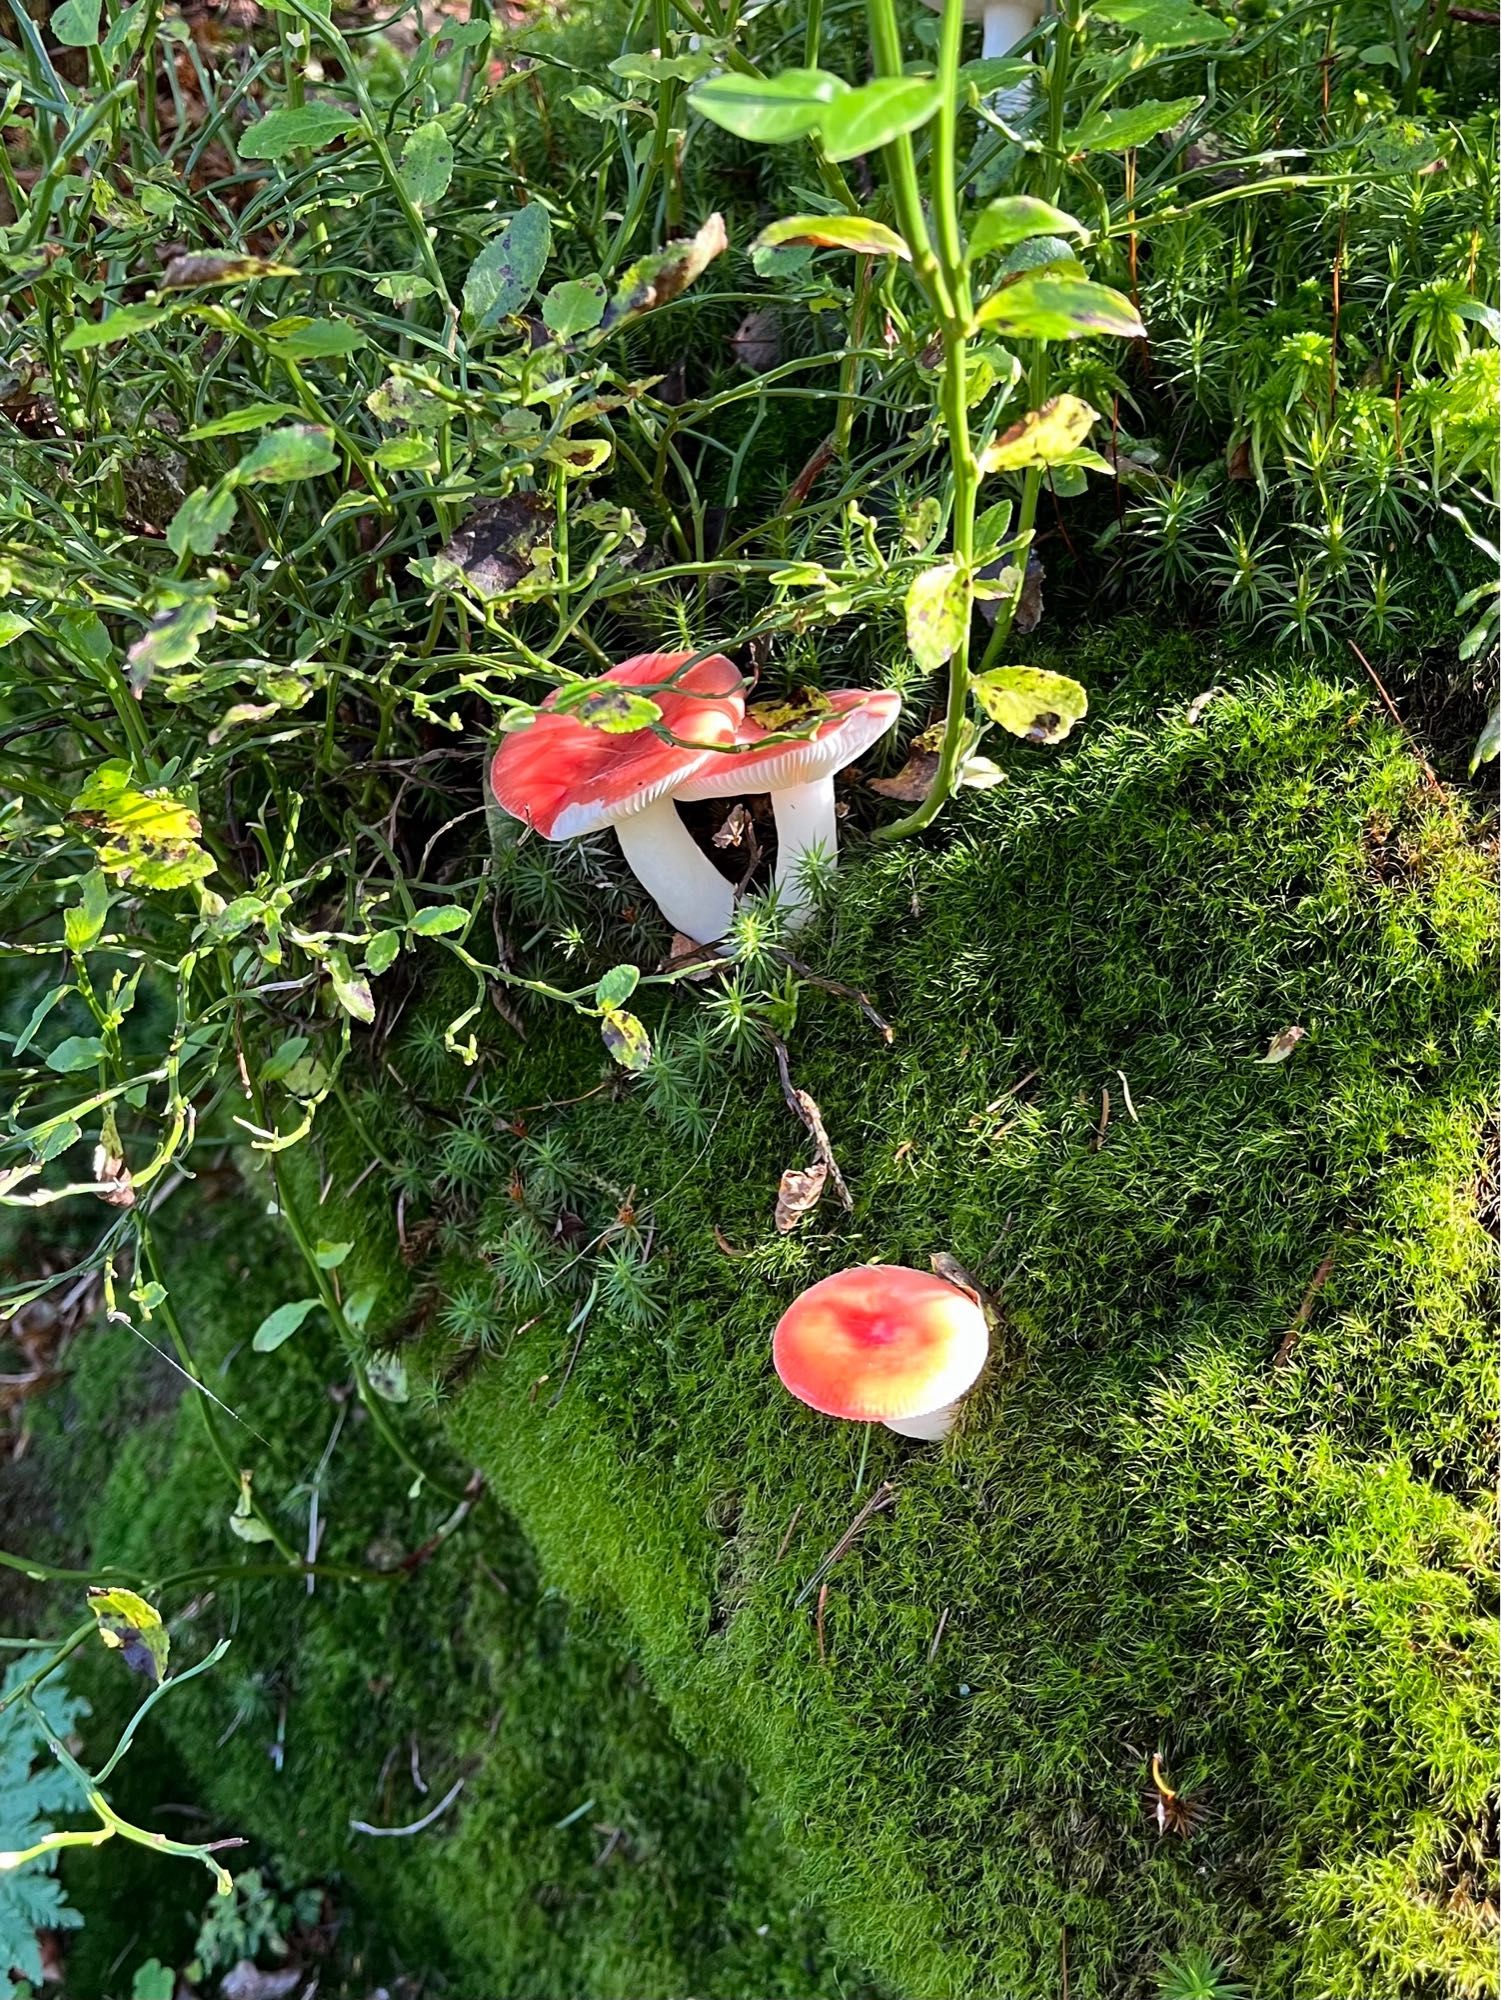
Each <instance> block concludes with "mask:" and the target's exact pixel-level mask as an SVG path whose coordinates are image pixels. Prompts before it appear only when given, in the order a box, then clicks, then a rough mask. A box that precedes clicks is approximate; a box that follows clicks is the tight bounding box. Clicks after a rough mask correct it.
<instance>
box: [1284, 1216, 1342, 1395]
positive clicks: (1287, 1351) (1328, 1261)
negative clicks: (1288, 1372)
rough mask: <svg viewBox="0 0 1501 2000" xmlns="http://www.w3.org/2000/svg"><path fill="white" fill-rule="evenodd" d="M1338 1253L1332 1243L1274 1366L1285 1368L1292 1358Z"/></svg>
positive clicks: (1337, 1248) (1337, 1246) (1314, 1275)
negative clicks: (1299, 1337)
mask: <svg viewBox="0 0 1501 2000" xmlns="http://www.w3.org/2000/svg"><path fill="white" fill-rule="evenodd" d="M1338 1253H1339V1245H1338V1244H1337V1243H1334V1244H1331V1245H1330V1247H1329V1251H1328V1254H1327V1255H1326V1256H1325V1258H1324V1261H1323V1263H1322V1264H1320V1266H1319V1268H1318V1269H1317V1270H1316V1271H1315V1272H1314V1274H1313V1278H1312V1281H1311V1283H1310V1284H1309V1287H1308V1290H1307V1291H1306V1292H1305V1293H1304V1294H1303V1303H1302V1305H1300V1306H1299V1307H1298V1310H1297V1312H1296V1314H1295V1315H1294V1318H1293V1323H1292V1325H1291V1326H1290V1327H1289V1328H1288V1329H1287V1332H1286V1333H1284V1334H1283V1336H1282V1341H1281V1344H1280V1345H1279V1347H1278V1349H1277V1352H1276V1353H1275V1354H1274V1355H1273V1356H1272V1366H1273V1367H1274V1368H1285V1367H1286V1366H1287V1364H1288V1362H1289V1361H1290V1360H1291V1358H1292V1351H1293V1349H1294V1347H1296V1346H1297V1344H1298V1336H1299V1335H1300V1334H1301V1333H1302V1331H1303V1329H1304V1327H1305V1326H1307V1324H1308V1315H1309V1314H1310V1313H1311V1312H1312V1311H1313V1302H1314V1300H1315V1299H1316V1298H1317V1297H1318V1295H1319V1293H1320V1292H1321V1291H1322V1290H1323V1289H1324V1286H1325V1285H1326V1283H1327V1282H1328V1279H1329V1273H1330V1272H1331V1271H1332V1270H1333V1269H1334V1260H1335V1257H1336V1256H1337V1255H1338Z"/></svg>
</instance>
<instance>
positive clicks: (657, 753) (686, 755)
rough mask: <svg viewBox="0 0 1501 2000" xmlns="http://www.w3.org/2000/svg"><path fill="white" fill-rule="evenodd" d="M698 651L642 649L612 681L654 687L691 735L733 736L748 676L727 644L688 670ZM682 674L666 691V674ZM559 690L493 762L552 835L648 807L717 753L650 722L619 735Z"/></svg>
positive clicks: (517, 815) (511, 798)
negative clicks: (582, 713) (676, 739)
mask: <svg viewBox="0 0 1501 2000" xmlns="http://www.w3.org/2000/svg"><path fill="white" fill-rule="evenodd" d="M693 657H694V656H693V654H692V653H640V654H638V655H637V657H636V658H635V659H633V660H622V662H621V663H620V665H619V666H618V667H611V669H610V671H609V672H608V673H607V674H603V675H601V676H600V678H601V679H602V680H607V681H619V682H620V683H621V684H622V685H623V686H626V687H643V686H644V687H650V688H652V689H653V690H654V692H653V694H652V697H651V698H652V700H653V701H654V702H655V703H656V704H657V706H658V708H659V709H660V710H661V711H662V721H663V723H664V724H665V725H666V727H667V728H668V729H670V730H671V731H672V733H673V735H674V736H680V737H683V738H685V739H686V740H687V741H688V742H690V743H706V744H713V743H729V742H731V741H733V739H734V735H735V729H736V726H737V724H738V723H739V722H740V720H741V718H742V717H743V716H744V714H745V698H744V696H743V694H742V693H741V680H740V675H739V673H738V672H737V670H736V668H735V666H734V665H733V663H732V662H731V661H729V660H727V659H726V658H725V656H724V654H723V653H710V654H709V655H708V657H707V658H706V659H702V660H698V661H696V662H695V664H694V665H693V666H691V667H688V668H687V670H686V672H679V671H678V670H679V669H680V668H682V667H684V665H685V662H687V661H689V660H692V659H693ZM674 674H677V676H678V677H677V679H676V680H675V681H674V682H673V685H672V686H671V687H665V688H661V689H660V690H659V691H658V690H657V683H659V682H662V681H667V680H672V677H673V675H674ZM556 701H557V696H556V695H549V696H548V698H547V700H546V701H545V702H544V703H543V704H542V708H541V711H540V713H539V714H538V716H537V718H536V720H535V721H534V722H531V723H529V724H528V725H527V727H526V728H525V729H518V730H517V731H516V732H515V734H514V735H511V736H507V737H505V738H504V740H503V741H502V743H501V745H500V748H499V749H498V750H497V751H496V753H495V757H494V761H493V762H492V763H491V766H490V789H491V790H492V791H493V792H494V794H495V798H496V802H497V804H499V805H500V806H501V807H503V808H504V810H505V811H506V812H508V813H510V815H511V816H512V818H513V819H519V820H524V821H525V822H526V824H527V825H528V826H530V827H534V828H535V829H536V831H537V832H538V833H540V834H541V835H542V838H543V839H544V840H572V839H574V838H576V836H577V835H579V834H582V833H594V832H595V831H597V829H598V828H600V827H602V826H609V825H611V824H612V823H613V822H614V821H615V820H618V819H624V818H625V817H626V815H627V814H629V813H633V812H640V811H641V810H642V808H643V807H645V806H649V805H651V804H652V803H653V802H654V801H655V800H657V799H659V798H661V796H662V795H663V793H664V792H675V791H676V790H677V789H678V788H679V786H680V785H681V783H682V781H683V779H684V778H686V777H689V776H691V775H692V773H693V772H695V771H697V770H698V768H699V766H700V765H701V764H704V763H706V762H707V761H708V759H709V758H710V757H711V756H712V755H713V752H712V751H710V750H685V749H681V748H679V746H678V745H677V744H675V743H664V742H663V741H662V739H661V737H660V736H655V735H653V733H652V731H651V730H650V729H632V730H630V731H628V732H627V733H625V734H624V735H611V734H610V733H609V732H608V731H606V730H603V729H595V728H592V727H591V726H590V725H589V724H588V723H586V722H580V721H578V720H577V719H576V718H575V717H574V716H571V715H559V714H557V713H555V708H554V705H555V703H556Z"/></svg>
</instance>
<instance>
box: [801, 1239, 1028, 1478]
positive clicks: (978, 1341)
mask: <svg viewBox="0 0 1501 2000" xmlns="http://www.w3.org/2000/svg"><path fill="white" fill-rule="evenodd" d="M989 1350H990V1332H989V1328H988V1327H987V1325H986V1321H985V1310H984V1307H983V1306H981V1304H980V1303H979V1301H978V1299H976V1298H975V1296H974V1295H973V1293H971V1292H966V1291H963V1290H961V1289H960V1287H959V1286H958V1285H953V1284H950V1283H949V1281H948V1280H947V1279H946V1278H940V1277H936V1276H934V1275H933V1273H931V1272H929V1271H914V1270H911V1269H909V1268H908V1267H907V1266H906V1265H904V1264H857V1265H856V1266H855V1267H854V1268H853V1269H852V1270H848V1271H836V1272H835V1274H834V1276H833V1277H832V1278H824V1279H822V1280H821V1281H820V1282H819V1283H818V1284H816V1285H811V1286H810V1287H809V1288H808V1290H807V1291H806V1292H804V1293H803V1294H802V1296H801V1298H797V1299H794V1300H793V1302H792V1304H791V1305H790V1306H789V1307H788V1308H787V1310H786V1312H785V1313H783V1315H782V1317H781V1319H780V1320H779V1321H778V1323H777V1330H776V1332H775V1334H774V1335H773V1336H772V1359H773V1361H774V1362H775V1364H776V1371H777V1374H778V1375H779V1376H780V1377H781V1379H782V1382H783V1384H784V1385H785V1387H787V1388H788V1389H790V1390H791V1391H792V1393H793V1395H794V1396H796V1397H797V1398H798V1400H799V1401H800V1402H803V1403H806V1404H808V1406H809V1407H810V1409H814V1410H821V1411H822V1412H823V1414H824V1415H825V1416H829V1417H844V1418H846V1419H847V1420H849V1421H850V1422H853V1423H863V1424H884V1425H885V1426H886V1428H887V1429H888V1430H892V1431H898V1432H900V1433H901V1435H902V1436H903V1437H914V1438H927V1439H933V1438H941V1437H946V1436H947V1435H948V1433H949V1431H950V1430H952V1429H953V1426H954V1419H955V1417H956V1416H957V1414H958V1409H959V1400H960V1398H961V1397H962V1396H963V1395H964V1392H965V1390H966V1389H968V1388H970V1387H971V1386H972V1385H973V1383H974V1382H975V1379H976V1377H977V1376H978V1375H979V1373H980V1370H981V1369H982V1368H983V1367H984V1366H985V1358H986V1355H987V1354H988V1352H989Z"/></svg>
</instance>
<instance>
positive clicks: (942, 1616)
mask: <svg viewBox="0 0 1501 2000" xmlns="http://www.w3.org/2000/svg"><path fill="white" fill-rule="evenodd" d="M948 1622H949V1607H948V1606H947V1605H946V1604H945V1605H944V1607H943V1609H942V1611H940V1612H939V1614H938V1629H937V1631H936V1632H935V1633H934V1634H933V1643H932V1645H931V1646H929V1648H928V1665H929V1666H930V1667H931V1666H932V1664H933V1662H934V1661H935V1660H936V1659H937V1658H938V1648H939V1647H940V1646H941V1645H942V1644H943V1628H944V1626H945V1625H947V1624H948Z"/></svg>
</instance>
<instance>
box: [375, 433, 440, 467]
mask: <svg viewBox="0 0 1501 2000" xmlns="http://www.w3.org/2000/svg"><path fill="white" fill-rule="evenodd" d="M375 462H376V464H377V465H383V466H384V467H385V468H386V470H387V472H434V471H436V470H437V468H438V467H439V466H440V465H441V464H442V463H443V460H442V455H441V454H440V452H439V450H438V447H437V446H436V445H435V444H434V443H433V441H432V439H431V438H430V437H427V436H426V435H425V434H424V433H423V432H421V431H408V433H407V435H406V436H405V437H396V438H388V439H387V440H386V442H385V443H384V444H383V445H378V446H377V447H376V452H375Z"/></svg>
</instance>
